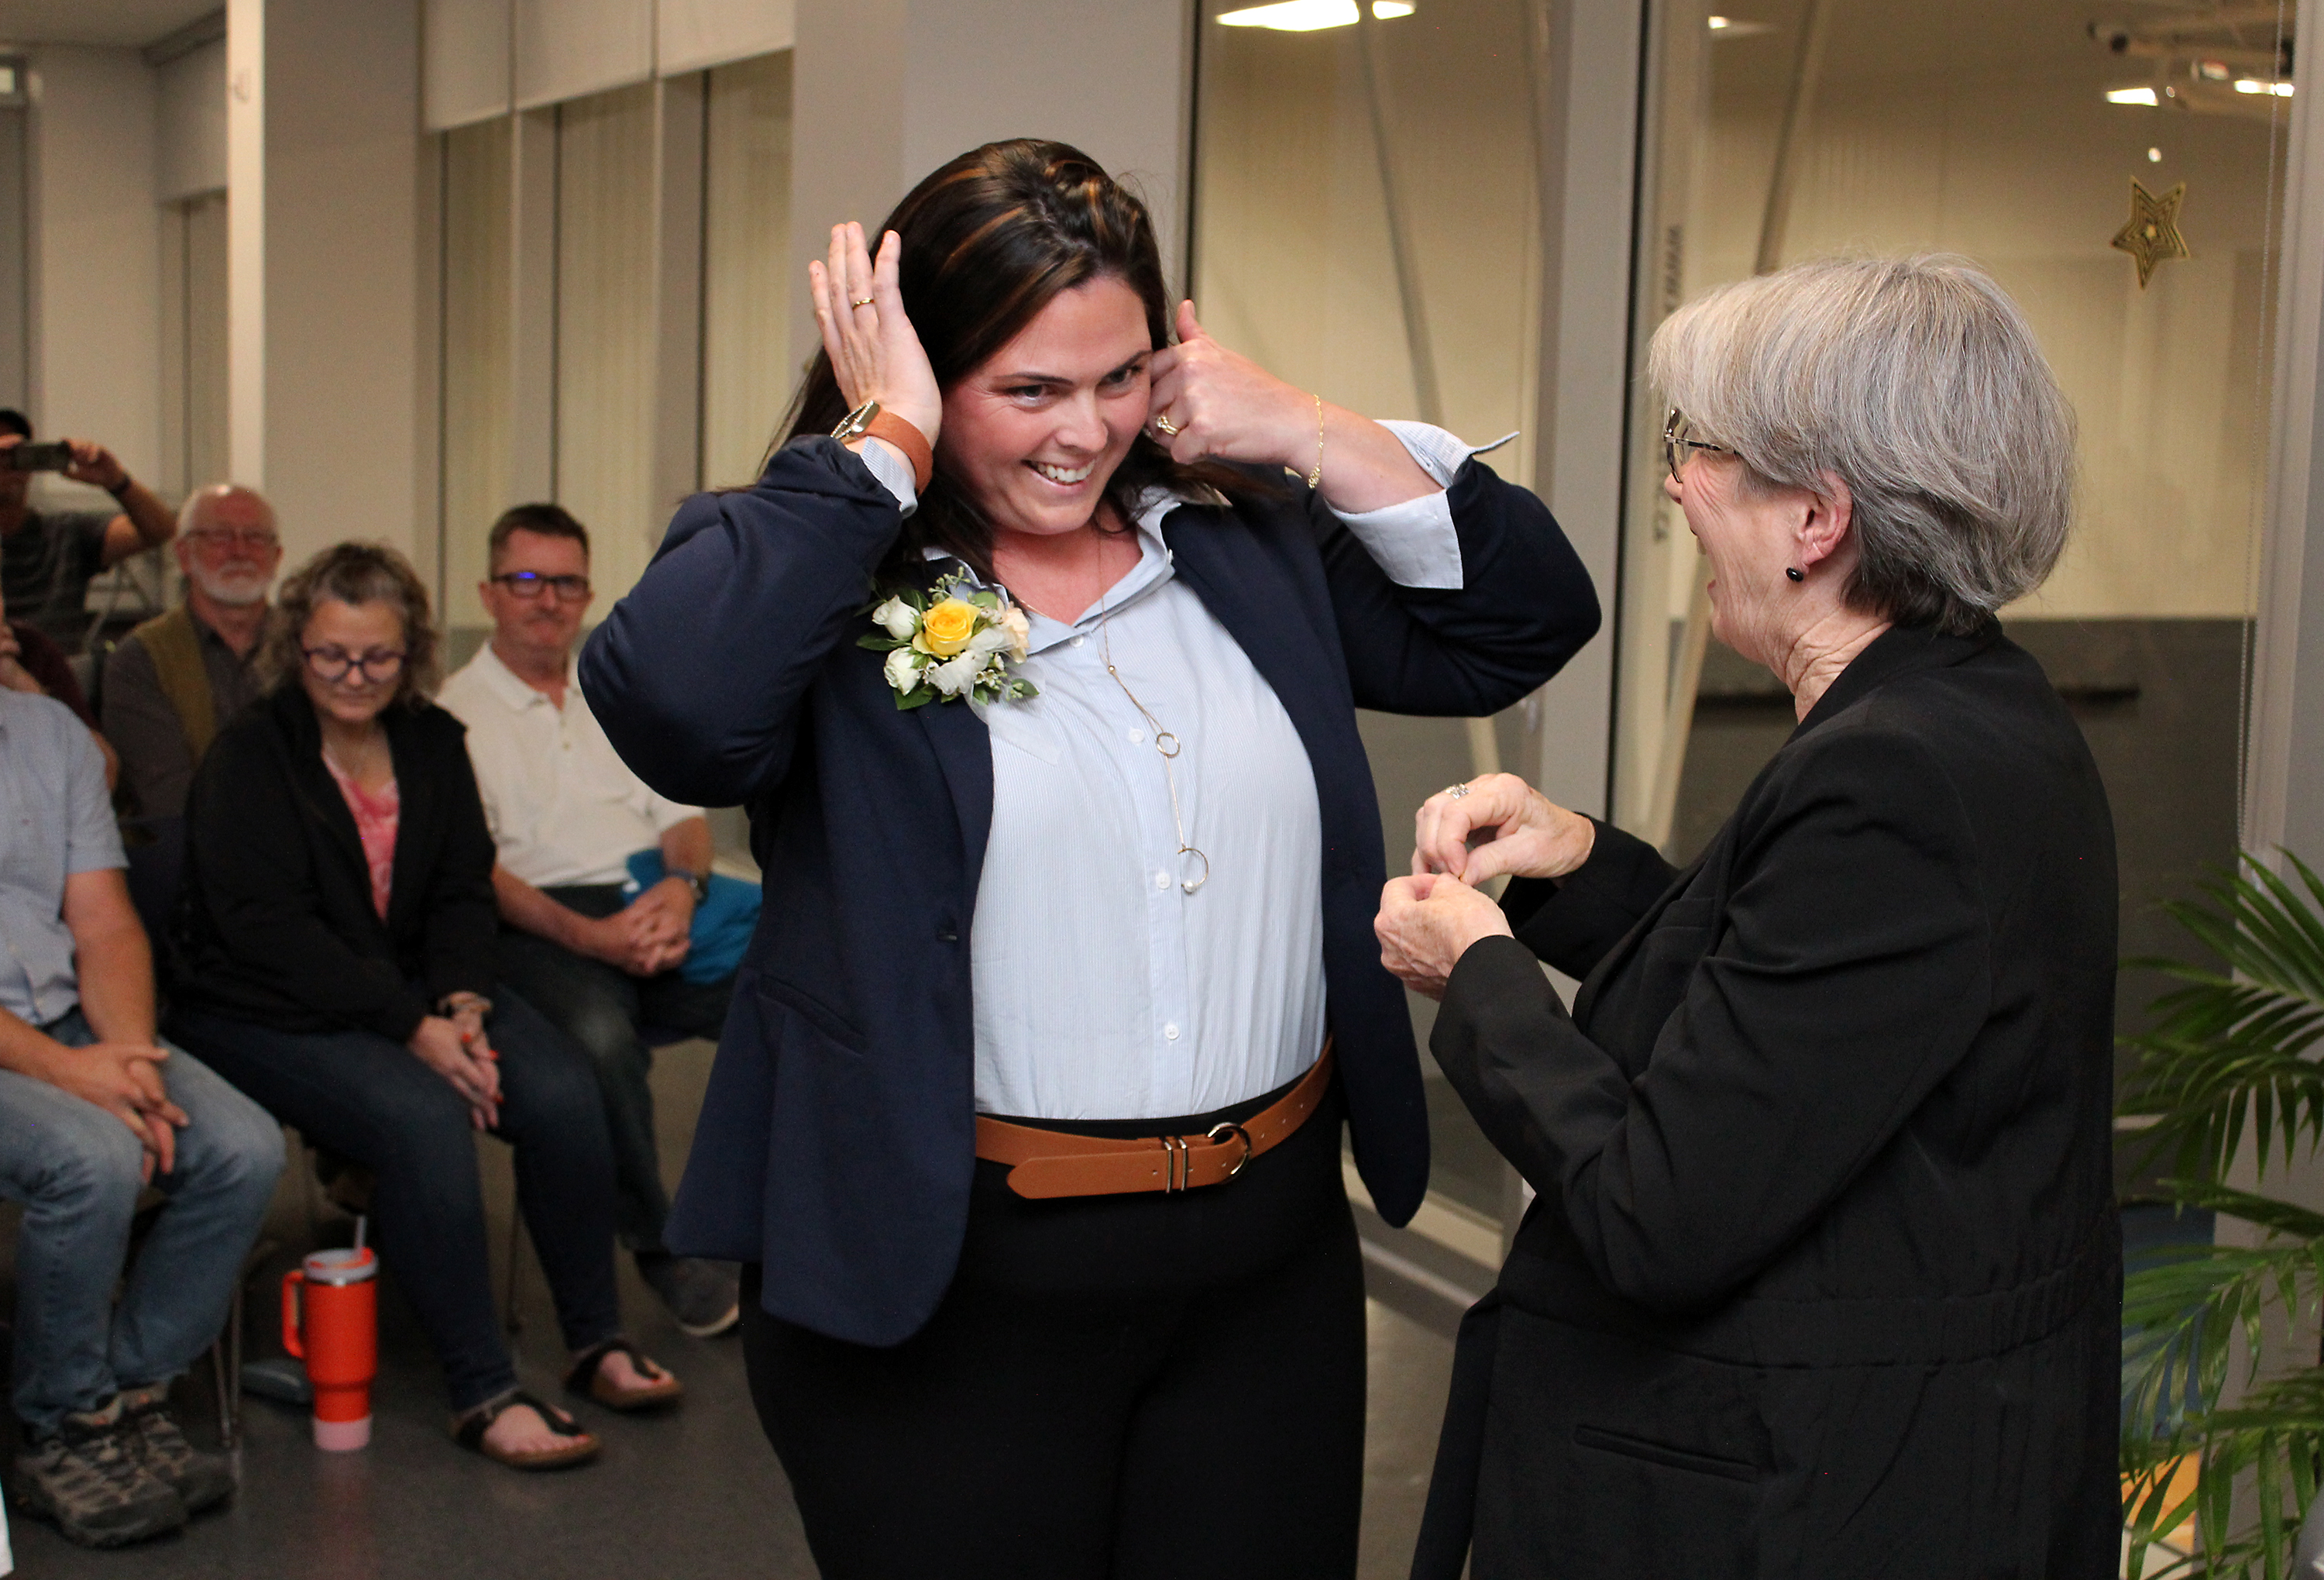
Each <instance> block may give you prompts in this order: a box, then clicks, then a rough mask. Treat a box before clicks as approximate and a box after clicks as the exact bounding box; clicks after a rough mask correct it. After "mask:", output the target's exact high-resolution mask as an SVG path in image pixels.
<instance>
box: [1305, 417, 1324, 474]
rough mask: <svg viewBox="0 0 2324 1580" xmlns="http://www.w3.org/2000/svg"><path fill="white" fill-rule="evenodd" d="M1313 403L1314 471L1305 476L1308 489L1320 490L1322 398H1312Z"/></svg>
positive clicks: (1321, 471) (1321, 472) (1321, 468)
mask: <svg viewBox="0 0 2324 1580" xmlns="http://www.w3.org/2000/svg"><path fill="white" fill-rule="evenodd" d="M1314 401H1315V469H1314V471H1312V472H1310V473H1308V474H1307V486H1308V487H1310V488H1321V487H1322V486H1323V396H1321V395H1317V396H1315V397H1314Z"/></svg>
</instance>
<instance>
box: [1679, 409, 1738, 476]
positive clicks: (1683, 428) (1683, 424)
mask: <svg viewBox="0 0 2324 1580" xmlns="http://www.w3.org/2000/svg"><path fill="white" fill-rule="evenodd" d="M1688 427H1689V424H1688V422H1687V417H1686V413H1685V412H1683V411H1680V410H1679V409H1678V408H1677V407H1675V406H1674V407H1672V408H1671V409H1670V415H1669V416H1668V417H1666V418H1665V419H1664V420H1663V464H1664V465H1665V466H1666V467H1669V468H1670V475H1671V481H1672V482H1674V483H1675V482H1677V481H1678V469H1679V468H1680V467H1683V466H1685V465H1686V458H1687V452H1688V451H1690V450H1709V451H1710V452H1711V454H1713V455H1715V456H1731V455H1733V454H1734V453H1735V452H1734V451H1733V450H1731V449H1729V448H1727V447H1726V446H1725V445H1723V444H1712V443H1711V441H1710V440H1708V439H1689V438H1687V431H1688Z"/></svg>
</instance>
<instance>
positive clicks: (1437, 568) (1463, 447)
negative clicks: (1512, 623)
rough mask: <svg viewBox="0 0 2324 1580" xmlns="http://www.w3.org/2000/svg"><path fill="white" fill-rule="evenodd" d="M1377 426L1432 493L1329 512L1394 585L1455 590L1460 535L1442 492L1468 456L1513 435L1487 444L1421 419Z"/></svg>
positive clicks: (1460, 579)
mask: <svg viewBox="0 0 2324 1580" xmlns="http://www.w3.org/2000/svg"><path fill="white" fill-rule="evenodd" d="M1380 426H1381V427H1382V428H1385V429H1387V430H1388V431H1389V432H1390V433H1392V434H1394V435H1396V438H1397V443H1399V444H1401V445H1402V446H1404V448H1405V452H1406V454H1407V455H1409V456H1411V457H1412V458H1413V461H1414V463H1415V464H1416V465H1417V466H1418V467H1420V469H1421V470H1422V471H1424V472H1425V473H1427V474H1428V477H1429V481H1431V482H1433V483H1434V484H1435V485H1436V492H1435V493H1434V494H1422V495H1421V496H1420V497H1419V498H1417V499H1407V500H1406V501H1404V502H1403V503H1402V504H1390V505H1384V506H1382V507H1381V508H1380V509H1379V510H1369V511H1364V512H1361V513H1358V514H1353V515H1351V514H1349V513H1347V512H1345V511H1333V515H1336V516H1338V517H1339V518H1340V519H1341V520H1342V521H1343V522H1346V523H1347V524H1348V531H1351V532H1353V533H1354V534H1355V535H1356V541H1357V542H1359V543H1361V544H1362V545H1363V546H1364V549H1365V551H1366V552H1367V553H1369V554H1370V555H1371V557H1372V559H1373V560H1374V562H1375V563H1377V564H1378V565H1379V568H1381V569H1382V570H1384V571H1386V572H1387V573H1388V579H1389V580H1390V581H1392V582H1394V583H1396V584H1397V586H1398V587H1428V588H1432V589H1434V590H1437V591H1442V592H1452V593H1457V592H1459V591H1460V590H1461V587H1462V584H1463V577H1462V569H1461V534H1460V532H1459V531H1458V530H1457V529H1455V528H1454V526H1453V525H1452V505H1451V504H1448V503H1447V502H1446V500H1445V497H1444V491H1445V490H1446V489H1448V488H1450V487H1451V486H1452V479H1453V477H1454V476H1457V475H1458V474H1459V472H1460V470H1461V468H1462V467H1464V466H1466V465H1467V464H1468V461H1469V457H1471V456H1480V455H1483V454H1484V453H1485V452H1486V451H1487V450H1496V449H1499V448H1501V446H1503V445H1505V444H1507V443H1508V442H1509V440H1511V439H1515V438H1517V435H1516V434H1514V433H1507V434H1503V435H1502V436H1501V437H1500V438H1499V439H1495V440H1494V441H1493V442H1492V443H1490V444H1478V445H1472V444H1468V443H1464V442H1463V441H1462V440H1461V439H1458V438H1456V437H1455V436H1453V435H1452V434H1450V433H1447V432H1445V431H1444V430H1443V429H1441V428H1436V427H1434V426H1432V425H1430V424H1428V423H1425V422H1397V421H1391V420H1383V421H1382V422H1381V423H1380Z"/></svg>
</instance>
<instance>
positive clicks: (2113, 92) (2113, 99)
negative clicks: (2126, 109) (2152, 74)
mask: <svg viewBox="0 0 2324 1580" xmlns="http://www.w3.org/2000/svg"><path fill="white" fill-rule="evenodd" d="M2162 102H2163V101H2162V100H2161V99H2159V98H2156V97H2154V90H2153V88H2107V103H2108V104H2110V105H2146V106H2150V107H2151V106H2155V105H2159V104H2161V103H2162Z"/></svg>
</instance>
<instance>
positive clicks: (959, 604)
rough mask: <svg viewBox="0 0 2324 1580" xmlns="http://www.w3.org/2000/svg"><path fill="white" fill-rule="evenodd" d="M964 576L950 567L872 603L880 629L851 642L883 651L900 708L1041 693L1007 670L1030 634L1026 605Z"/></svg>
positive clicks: (873, 618) (873, 620)
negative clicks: (932, 579) (924, 583)
mask: <svg viewBox="0 0 2324 1580" xmlns="http://www.w3.org/2000/svg"><path fill="white" fill-rule="evenodd" d="M968 579H969V578H968V576H967V574H966V573H965V572H964V571H954V572H953V573H952V574H951V575H948V576H943V577H937V578H936V586H934V587H931V588H929V589H928V591H927V592H926V593H923V592H921V591H920V590H919V589H918V588H917V587H907V588H905V589H904V590H903V591H902V592H900V593H898V594H896V595H895V596H892V597H890V598H887V599H884V600H882V601H881V602H880V603H879V604H876V605H873V606H872V609H871V623H872V624H874V625H877V626H878V627H880V630H879V631H878V632H877V633H873V634H871V635H869V636H861V637H858V638H856V642H855V645H856V646H858V647H868V648H870V649H871V650H872V651H875V652H885V653H886V654H887V655H888V662H887V665H886V669H885V673H886V675H887V678H888V684H889V685H890V686H891V687H893V688H895V692H896V706H897V707H899V708H906V707H919V706H920V705H921V704H922V703H924V702H934V701H936V700H937V699H938V698H942V699H943V700H944V701H946V702H955V701H958V700H959V699H960V698H964V697H973V698H976V700H977V701H979V702H1000V701H1002V700H1004V699H1008V698H1019V697H1034V696H1037V695H1039V688H1037V687H1036V686H1035V685H1034V684H1033V682H1031V681H1030V680H1019V679H1013V678H1011V676H1010V673H1009V668H1010V665H1011V664H1013V663H1015V662H1016V661H1018V660H1019V659H1022V658H1023V657H1024V656H1025V653H1026V650H1027V644H1028V641H1029V639H1030V636H1031V632H1030V629H1029V628H1028V626H1027V624H1026V623H1025V611H1023V610H1022V609H1019V607H1018V606H1017V605H1014V604H1012V603H1010V601H1009V598H1008V595H1006V594H1005V593H1001V592H999V591H996V590H994V589H992V588H990V587H967V586H966V585H965V584H966V583H967V581H968Z"/></svg>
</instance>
